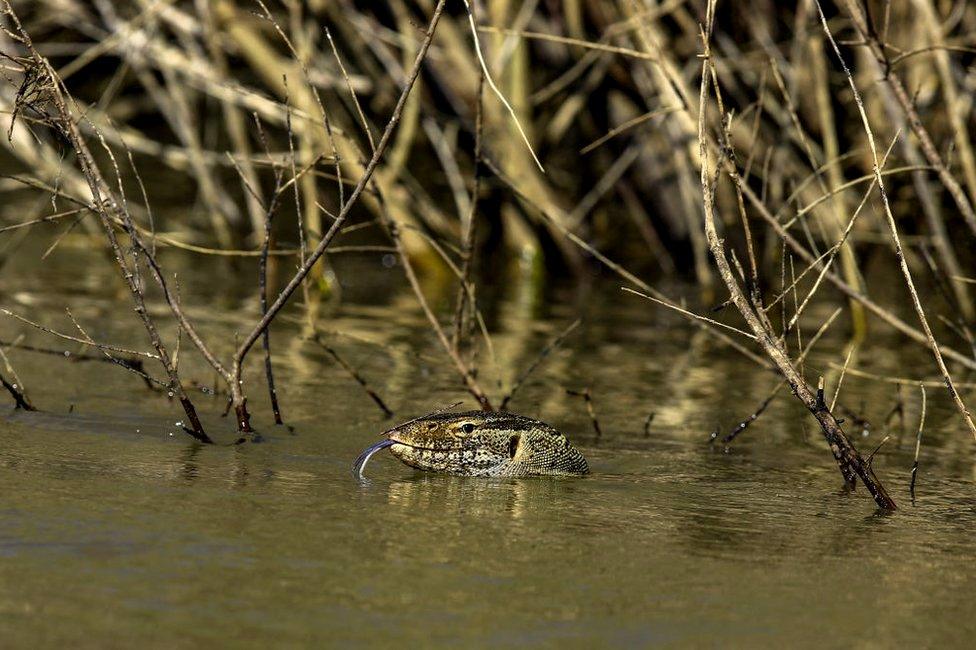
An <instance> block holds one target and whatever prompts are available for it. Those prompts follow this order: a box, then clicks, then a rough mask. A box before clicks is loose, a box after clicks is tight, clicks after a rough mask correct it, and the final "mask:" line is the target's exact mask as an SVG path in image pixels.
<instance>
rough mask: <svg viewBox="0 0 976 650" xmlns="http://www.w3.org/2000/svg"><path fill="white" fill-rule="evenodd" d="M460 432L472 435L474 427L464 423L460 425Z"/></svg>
mask: <svg viewBox="0 0 976 650" xmlns="http://www.w3.org/2000/svg"><path fill="white" fill-rule="evenodd" d="M461 431H464V432H465V433H472V432H473V431H474V425H473V424H471V423H470V422H465V423H464V424H462V425H461Z"/></svg>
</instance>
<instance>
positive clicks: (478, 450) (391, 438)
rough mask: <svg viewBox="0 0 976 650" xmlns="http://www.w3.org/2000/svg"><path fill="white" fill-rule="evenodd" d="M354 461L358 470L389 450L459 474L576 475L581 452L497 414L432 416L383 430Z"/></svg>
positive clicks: (526, 422)
mask: <svg viewBox="0 0 976 650" xmlns="http://www.w3.org/2000/svg"><path fill="white" fill-rule="evenodd" d="M386 436H387V439H386V440H384V441H382V442H380V443H377V444H375V445H373V446H372V447H370V448H369V449H367V450H366V451H365V452H363V454H362V455H361V456H360V457H359V459H358V460H357V461H356V465H355V469H356V473H357V474H361V472H362V467H363V466H364V465H365V464H366V461H367V460H368V459H369V457H370V456H371V455H372V454H373V453H375V452H376V451H378V450H380V449H383V448H386V447H389V448H390V451H391V452H392V453H393V455H394V456H396V457H397V458H398V459H399V460H400V461H402V462H403V463H405V464H407V465H409V466H411V467H414V468H416V469H420V470H424V471H428V472H445V473H449V474H457V475H460V476H582V475H584V474H586V473H588V472H589V466H588V465H587V463H586V459H585V458H584V457H583V454H581V453H580V452H579V450H577V449H576V448H575V447H574V446H573V445H572V444H570V442H569V440H567V439H566V436H564V435H563V434H562V433H560V432H559V431H557V430H556V429H554V428H553V427H551V426H549V425H548V424H546V423H545V422H540V421H539V420H533V419H531V418H527V417H524V416H521V415H515V414H514V413H507V412H501V411H489V412H486V411H467V412H464V413H436V414H433V415H427V416H424V417H420V418H417V419H414V420H410V421H409V422H405V423H404V424H401V425H399V426H397V427H395V428H393V429H390V430H389V431H387V432H386Z"/></svg>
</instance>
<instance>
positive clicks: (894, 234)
mask: <svg viewBox="0 0 976 650" xmlns="http://www.w3.org/2000/svg"><path fill="white" fill-rule="evenodd" d="M814 1H815V2H816V5H817V11H818V13H819V14H820V22H821V25H822V26H823V29H824V33H825V34H826V35H827V39H828V40H829V41H830V44H831V46H832V47H833V49H834V53H835V54H836V56H837V60H838V61H840V64H841V67H843V69H844V75H845V76H846V77H847V82H848V85H849V86H850V88H851V92H852V93H853V94H854V101H855V102H856V103H857V108H858V113H860V116H861V124H862V126H863V127H864V132H865V134H866V135H867V139H868V146H869V147H870V149H871V156H872V158H873V162H874V174H875V181H876V182H877V185H878V191H879V192H880V193H881V203H882V205H883V206H884V214H885V218H886V220H887V223H888V229H889V230H890V231H891V240H892V243H893V244H894V246H895V256H896V257H897V259H898V265H899V267H900V269H901V273H902V276H903V277H904V279H905V285H906V286H907V288H908V292H909V294H911V297H912V306H913V307H914V308H915V313H916V314H917V315H918V320H919V322H920V323H921V325H922V330H923V331H924V332H925V338H926V340H927V341H928V344H929V347H930V348H931V350H932V354H933V355H934V356H935V362H936V364H937V365H938V366H939V371H940V372H941V373H942V378H943V379H944V380H945V384H946V389H947V390H948V391H949V396H950V397H951V398H952V401H953V402H955V405H956V408H958V409H959V413H960V414H961V415H962V417H963V420H965V422H966V425H967V426H968V427H969V431H970V433H972V435H973V440H976V422H973V418H972V416H971V415H970V413H969V409H968V408H966V405H965V403H964V402H963V401H962V397H961V396H960V395H959V392H958V391H957V390H956V389H955V387H954V386H953V385H952V381H953V380H952V376H951V375H950V374H949V369H948V368H947V367H946V364H945V360H944V359H943V358H942V352H941V351H940V350H939V344H938V343H937V342H936V340H935V337H934V336H933V334H932V329H931V328H930V327H929V322H928V319H927V318H926V317H925V310H924V309H923V308H922V301H921V299H919V297H918V291H917V290H916V289H915V280H914V279H913V278H912V272H911V270H909V268H908V262H906V261H905V253H904V251H903V250H902V245H901V239H900V238H899V236H898V226H897V224H896V223H895V217H894V215H893V214H892V213H891V205H890V204H889V202H888V193H887V191H886V190H885V185H884V179H883V178H882V177H881V174H880V169H881V163H880V161H879V158H878V150H877V147H876V145H875V142H874V133H873V132H872V130H871V124H870V121H869V120H868V116H867V113H866V112H865V110H864V103H863V101H862V100H861V94H860V92H859V91H858V89H857V84H855V83H854V77H853V76H852V75H851V72H850V70H849V69H848V67H847V63H846V62H845V61H844V57H843V56H842V55H841V52H840V48H839V47H837V42H836V41H835V40H834V36H833V34H832V33H831V32H830V27H829V26H828V25H827V18H826V17H825V16H824V14H823V8H822V7H821V6H820V2H819V0H814ZM862 36H864V37H865V38H867V37H868V36H867V34H866V33H865V32H863V31H862ZM916 135H917V132H916ZM933 164H934V163H933Z"/></svg>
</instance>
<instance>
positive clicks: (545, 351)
mask: <svg viewBox="0 0 976 650" xmlns="http://www.w3.org/2000/svg"><path fill="white" fill-rule="evenodd" d="M580 322H582V321H580V320H579V319H576V320H575V321H573V322H572V323H570V324H569V326H568V327H567V328H566V329H564V330H563V331H562V332H560V333H559V336H557V337H556V338H554V339H553V340H552V341H550V342H549V344H548V345H546V347H544V348H542V350H540V351H539V355H538V356H537V357H536V358H535V360H534V361H533V362H532V363H530V364H529V367H528V368H526V369H525V372H523V373H522V374H521V375H519V377H518V379H516V380H515V383H514V384H512V388H511V389H510V390H509V391H508V394H507V395H505V397H504V398H502V403H501V404H500V405H499V406H498V410H499V411H504V410H506V409H507V408H508V403H509V402H510V401H512V398H513V397H515V393H516V392H518V389H519V388H521V387H522V385H523V384H524V383H525V380H527V379H528V378H529V376H531V375H532V373H533V372H535V369H536V368H538V367H539V364H541V363H542V362H543V361H545V360H546V358H547V357H548V356H549V355H550V354H552V351H553V350H555V349H556V348H558V347H559V346H560V345H561V344H562V342H563V340H564V339H565V338H566V337H567V336H569V335H570V334H572V332H573V330H575V329H576V328H577V327H579V325H580Z"/></svg>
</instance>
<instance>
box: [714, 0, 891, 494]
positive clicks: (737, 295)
mask: <svg viewBox="0 0 976 650" xmlns="http://www.w3.org/2000/svg"><path fill="white" fill-rule="evenodd" d="M714 10H715V0H710V1H709V3H708V10H707V19H706V26H705V27H704V28H703V29H702V40H703V44H704V52H703V55H702V56H703V62H702V80H701V88H700V97H699V116H698V149H699V156H700V158H701V186H702V196H703V203H704V212H705V220H704V221H705V236H706V239H707V241H708V247H709V249H710V251H711V253H712V257H713V259H714V261H715V265H716V267H717V268H718V271H719V275H720V277H721V278H722V281H723V282H724V283H725V286H726V287H727V288H728V290H729V293H730V295H731V298H732V302H733V304H734V305H735V306H736V308H737V309H738V310H739V313H741V314H742V317H743V318H744V319H745V320H746V323H747V324H748V325H749V328H750V329H751V330H752V331H753V333H754V334H755V336H756V337H757V340H758V342H759V346H760V348H762V350H763V352H765V354H766V355H767V356H768V357H769V359H770V360H771V361H772V362H773V363H774V364H775V365H776V367H777V368H778V369H779V371H780V373H782V375H783V377H784V378H785V379H786V381H787V383H788V384H789V385H790V388H791V389H792V391H793V394H794V395H796V397H797V398H798V399H799V400H800V401H801V402H802V403H803V405H804V406H805V407H807V409H808V410H809V411H810V412H811V413H812V414H813V416H814V417H815V418H816V419H817V421H818V422H819V424H820V427H821V430H822V431H823V434H824V438H825V439H826V440H827V443H828V445H829V446H830V450H831V453H833V455H834V459H835V460H836V461H837V464H838V467H839V468H840V470H841V474H842V475H843V476H844V479H845V481H846V482H847V483H848V484H853V483H854V480H855V477H859V478H860V479H861V481H862V482H863V483H864V485H865V487H867V489H868V491H869V492H870V493H871V495H872V496H873V497H874V500H875V502H876V503H877V504H878V506H879V507H881V508H884V509H888V510H893V509H895V508H896V505H895V502H894V500H893V499H892V498H891V497H890V496H889V495H888V492H887V490H885V488H884V486H883V485H882V483H881V481H879V480H878V478H877V477H876V476H875V475H874V470H873V469H872V468H871V466H870V465H869V464H868V463H867V462H866V461H865V460H864V459H863V458H862V457H861V455H860V453H858V451H857V449H856V448H855V447H854V445H853V444H851V442H850V440H848V438H847V435H846V434H845V433H844V431H843V430H842V429H841V427H840V424H839V423H838V422H837V420H836V418H834V415H833V414H832V413H831V412H830V410H829V409H828V408H827V405H826V404H825V403H824V399H823V391H822V389H821V390H818V391H817V392H816V393H815V392H814V391H813V389H811V388H810V386H809V385H808V384H807V383H806V381H804V380H803V378H802V377H801V376H800V374H799V372H797V369H796V367H795V366H794V365H793V363H792V362H791V361H790V358H789V357H788V356H787V354H786V352H785V350H784V349H783V348H782V346H781V345H780V344H779V343H778V342H777V341H776V336H775V334H774V333H773V332H770V331H768V330H767V329H766V326H765V325H764V323H763V321H762V320H760V318H759V316H758V315H757V314H756V313H755V311H754V307H753V305H752V304H751V302H750V301H749V299H748V298H747V297H746V296H745V294H744V293H743V291H742V288H741V287H740V286H739V283H738V282H737V281H736V279H735V275H734V274H733V271H732V268H731V266H730V265H729V261H728V258H727V257H726V254H725V243H724V241H723V240H722V239H720V238H719V236H718V232H717V231H716V228H715V214H714V206H713V198H712V193H713V189H712V185H711V181H710V179H709V166H708V160H709V155H708V141H707V137H706V127H705V122H706V108H707V103H708V102H707V100H708V76H709V71H710V65H711V60H710V58H711V49H710V44H709V34H710V32H711V27H712V21H713V18H714Z"/></svg>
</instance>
